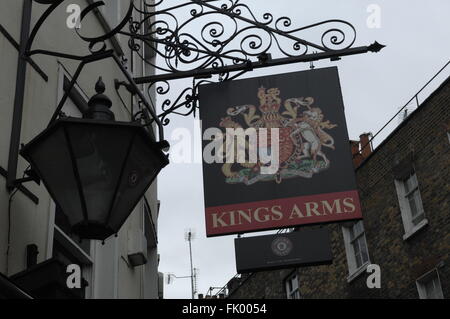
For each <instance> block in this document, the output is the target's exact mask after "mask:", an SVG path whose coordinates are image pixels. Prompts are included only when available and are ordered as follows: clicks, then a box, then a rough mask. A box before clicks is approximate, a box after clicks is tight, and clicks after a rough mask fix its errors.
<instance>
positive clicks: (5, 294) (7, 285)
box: [0, 273, 33, 299]
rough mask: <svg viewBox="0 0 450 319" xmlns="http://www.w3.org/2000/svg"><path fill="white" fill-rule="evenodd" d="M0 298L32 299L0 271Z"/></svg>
mask: <svg viewBox="0 0 450 319" xmlns="http://www.w3.org/2000/svg"><path fill="white" fill-rule="evenodd" d="M0 299H33V298H32V297H31V296H29V295H28V294H27V293H25V292H24V291H23V290H22V289H20V288H19V287H17V286H16V285H15V284H14V283H12V282H11V281H10V280H9V279H8V277H6V276H4V275H3V274H2V273H0Z"/></svg>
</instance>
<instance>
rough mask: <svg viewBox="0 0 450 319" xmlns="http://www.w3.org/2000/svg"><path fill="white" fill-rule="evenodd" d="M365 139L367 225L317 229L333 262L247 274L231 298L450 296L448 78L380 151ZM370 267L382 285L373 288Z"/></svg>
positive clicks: (359, 154)
mask: <svg viewBox="0 0 450 319" xmlns="http://www.w3.org/2000/svg"><path fill="white" fill-rule="evenodd" d="M361 140H362V142H361V143H358V142H352V143H353V149H354V153H355V156H354V159H355V165H356V166H357V168H356V175H357V182H358V188H359V191H360V197H361V204H362V209H363V215H364V220H363V222H360V223H357V224H354V223H347V224H332V225H327V226H315V227H328V228H329V230H330V233H331V240H332V249H333V254H334V262H333V264H332V265H329V266H318V267H317V266H316V267H307V268H299V269H287V270H282V271H271V272H260V273H254V274H250V275H242V276H241V277H236V278H234V279H233V280H231V281H230V282H229V283H228V298H230V299H241V298H250V299H253V298H254V299H263V298H267V299H285V298H292V299H294V298H306V299H310V298H402V299H407V298H419V297H420V298H442V297H444V298H450V258H449V252H450V184H449V183H450V78H448V79H447V80H446V81H445V82H444V83H443V84H442V85H441V86H440V87H439V88H438V89H437V90H436V91H435V92H434V93H433V94H431V96H430V97H429V98H428V99H427V100H426V101H425V102H423V103H422V105H421V106H420V107H419V108H418V109H417V110H416V111H414V112H413V113H412V114H411V115H410V116H409V117H408V118H407V119H405V120H404V121H403V122H402V123H401V124H400V125H399V126H398V127H397V128H396V130H395V131H394V132H393V133H391V135H390V136H389V137H388V138H386V139H385V141H384V142H383V143H382V144H381V145H380V146H379V147H378V148H377V149H376V150H375V151H373V152H372V151H371V150H370V149H369V148H366V149H364V150H363V151H361V149H360V145H361V144H365V143H364V141H366V140H367V136H362V139H361ZM358 146H359V147H358ZM298 231H301V229H299V230H298ZM370 264H376V265H379V266H380V268H381V289H369V288H368V287H367V283H366V281H367V278H368V276H369V274H368V273H367V266H368V265H370Z"/></svg>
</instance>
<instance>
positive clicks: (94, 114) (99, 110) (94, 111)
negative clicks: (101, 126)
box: [83, 76, 114, 121]
mask: <svg viewBox="0 0 450 319" xmlns="http://www.w3.org/2000/svg"><path fill="white" fill-rule="evenodd" d="M105 90H106V88H105V83H104V82H103V79H102V77H101V76H100V77H99V78H98V81H97V83H96V84H95V91H96V92H97V94H96V95H94V96H93V97H92V98H91V99H90V100H89V102H88V105H89V110H88V111H87V112H86V113H85V114H84V116H83V117H84V118H87V119H92V120H105V121H114V113H113V112H112V111H111V110H110V108H111V106H112V102H111V100H110V99H109V97H107V96H106V95H105V94H103V93H105Z"/></svg>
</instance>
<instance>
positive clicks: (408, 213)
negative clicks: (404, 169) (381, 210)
mask: <svg viewBox="0 0 450 319" xmlns="http://www.w3.org/2000/svg"><path fill="white" fill-rule="evenodd" d="M412 178H414V181H415V185H413V187H412V189H411V190H409V189H408V187H407V183H408V181H410V180H411V179H412ZM394 182H395V188H396V191H397V198H398V203H399V206H400V213H401V217H402V222H403V229H404V232H405V233H404V235H403V240H407V239H409V238H410V237H412V236H413V235H414V234H416V233H417V232H418V231H419V230H421V229H422V228H424V227H425V226H426V225H428V219H427V216H426V212H425V209H424V207H423V201H422V195H421V192H420V185H419V179H418V177H417V173H416V171H415V170H412V171H411V172H410V173H409V174H408V176H407V177H405V178H402V179H399V178H396V179H395V180H394ZM411 195H413V196H414V199H413V200H414V201H415V205H416V206H417V205H418V207H416V209H417V214H416V216H413V210H412V208H411V205H410V202H409V201H410V198H409V197H410V196H411ZM421 216H422V219H421V220H420V221H419V222H417V223H415V222H414V219H415V218H418V217H421Z"/></svg>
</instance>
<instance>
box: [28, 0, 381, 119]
mask: <svg viewBox="0 0 450 319" xmlns="http://www.w3.org/2000/svg"><path fill="white" fill-rule="evenodd" d="M35 1H36V2H38V3H40V4H44V5H49V8H47V10H46V11H45V12H44V14H43V15H42V17H41V18H40V19H39V20H38V23H37V24H36V26H35V28H34V29H33V31H32V33H31V36H30V40H29V42H28V45H27V51H26V52H27V54H28V55H29V56H30V55H33V54H37V53H47V54H51V55H54V56H59V57H64V58H71V59H77V60H81V61H83V60H84V59H86V58H89V56H87V57H86V56H84V57H82V56H75V55H71V54H68V53H59V52H49V51H44V50H34V51H32V50H31V47H32V43H33V41H34V38H35V37H36V34H37V33H38V30H39V29H40V27H41V26H42V24H43V23H44V21H45V20H46V19H47V18H48V16H50V14H51V13H52V12H53V11H54V10H55V9H56V8H57V7H58V6H59V5H60V4H61V3H63V2H64V0H35ZM108 1H110V0H108ZM117 1H121V2H122V1H123V2H125V1H124V0H117ZM128 1H129V5H128V7H127V8H128V9H127V12H126V14H125V16H124V17H123V19H122V20H121V21H120V22H119V23H118V24H117V25H116V26H112V28H111V31H110V32H107V33H105V34H103V35H100V36H88V35H84V34H82V30H75V32H76V33H77V34H78V36H79V37H80V39H82V40H83V41H84V42H86V43H87V44H88V49H89V51H90V52H91V56H93V55H97V54H101V53H103V52H105V51H107V41H108V39H111V38H112V37H114V36H115V35H117V34H121V35H122V36H123V37H122V39H124V38H127V39H128V47H129V49H130V50H131V51H132V52H134V53H135V55H137V56H138V57H139V58H140V59H141V60H142V62H144V63H146V64H147V65H149V66H151V67H153V68H154V69H156V70H158V72H157V73H159V74H163V75H169V76H168V77H166V79H159V78H158V79H156V80H146V81H142V82H140V84H143V83H147V84H149V85H148V86H147V89H148V90H155V92H156V94H157V95H158V96H160V97H163V98H164V97H166V96H169V93H170V91H171V86H170V80H171V79H175V78H179V75H180V74H183V73H184V74H189V76H186V75H184V77H185V78H187V77H191V78H193V84H192V86H189V87H187V88H186V89H184V90H181V92H180V94H179V95H177V97H176V98H172V99H169V98H168V99H165V100H163V102H162V104H161V109H162V113H161V114H160V116H159V118H160V119H161V120H162V122H163V123H164V124H165V125H167V124H168V123H169V122H170V120H169V119H168V116H169V115H170V114H177V115H184V116H187V115H192V114H194V115H195V114H196V101H197V97H196V96H197V91H198V86H199V85H200V84H202V83H204V81H206V80H204V75H205V74H204V73H205V72H203V71H204V70H208V71H207V72H206V73H208V72H209V75H210V76H211V75H213V74H215V75H218V79H216V80H218V81H227V80H232V79H234V78H236V77H237V76H239V75H240V74H241V73H239V72H241V71H242V72H246V71H249V70H251V69H252V64H253V63H257V62H258V61H259V62H261V61H267V59H270V57H277V58H280V59H284V58H292V59H296V58H299V57H305V60H306V59H308V58H309V56H310V55H314V54H317V55H320V54H323V55H321V56H320V59H325V58H327V57H329V56H332V55H333V54H334V52H339V54H341V53H342V51H343V50H347V49H351V50H352V52H355V50H354V49H355V48H353V45H354V43H355V41H356V37H357V34H356V29H355V28H354V26H353V25H352V24H351V23H349V22H347V21H344V20H339V19H331V20H326V21H321V22H318V23H314V24H310V25H306V26H302V27H295V26H293V22H292V20H291V19H290V18H289V17H286V16H283V17H275V16H274V15H273V14H272V13H270V12H267V13H264V14H262V15H261V14H255V13H254V12H253V10H252V9H251V8H250V7H249V6H248V5H247V4H245V1H244V0H183V1H180V0H139V1H135V0H128ZM104 5H105V2H104V1H95V2H92V3H91V4H90V5H88V6H87V7H86V8H85V9H84V10H83V11H82V12H81V16H80V20H81V21H82V20H83V19H85V18H86V17H87V16H88V15H90V14H94V13H95V11H96V10H98V9H99V8H100V7H101V6H104ZM380 47H382V46H381V45H379V44H378V43H375V44H374V45H373V46H372V48H373V51H372V52H377V50H379V49H380ZM148 50H150V51H152V53H153V56H154V57H155V58H148V54H146V52H148ZM144 51H145V52H144ZM357 51H358V50H357ZM363 51H364V50H362V51H358V52H359V53H365V52H363ZM349 54H358V53H349ZM236 66H238V67H237V68H236ZM247 66H248V67H247ZM233 67H234V68H233ZM238 69H239V71H238V72H236V70H238ZM198 71H200V72H198ZM198 73H202V75H201V77H200V78H199V77H198V76H197V75H198ZM208 81H209V80H208ZM211 81H212V80H211ZM138 84H139V83H138ZM170 95H171V96H175V95H173V94H172V93H171V94H170Z"/></svg>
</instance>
